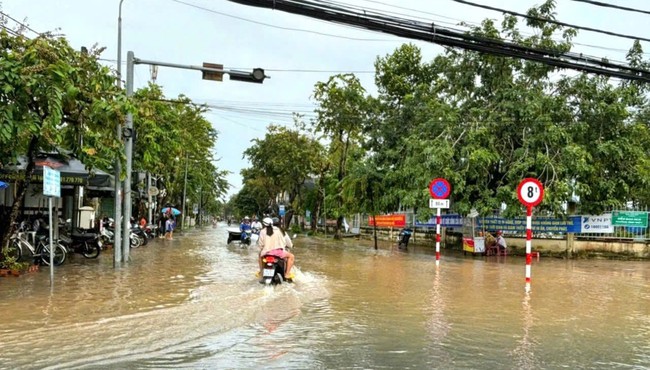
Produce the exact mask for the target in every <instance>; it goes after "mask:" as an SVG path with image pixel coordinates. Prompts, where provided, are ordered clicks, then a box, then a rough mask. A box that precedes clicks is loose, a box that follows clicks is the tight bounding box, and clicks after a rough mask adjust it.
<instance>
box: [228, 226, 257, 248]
mask: <svg viewBox="0 0 650 370" xmlns="http://www.w3.org/2000/svg"><path fill="white" fill-rule="evenodd" d="M251 235H252V230H250V229H249V230H245V231H244V236H243V237H242V231H241V230H239V228H235V227H231V228H228V242H227V244H230V242H233V241H239V242H240V243H241V245H242V247H243V246H249V245H251Z"/></svg>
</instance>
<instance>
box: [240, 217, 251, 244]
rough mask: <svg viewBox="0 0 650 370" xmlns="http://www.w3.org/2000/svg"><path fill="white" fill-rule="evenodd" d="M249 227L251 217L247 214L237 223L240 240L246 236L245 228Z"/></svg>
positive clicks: (248, 228)
mask: <svg viewBox="0 0 650 370" xmlns="http://www.w3.org/2000/svg"><path fill="white" fill-rule="evenodd" d="M250 229H251V219H250V217H248V216H245V217H244V220H243V221H242V222H241V224H240V225H239V231H241V241H242V242H243V241H244V239H245V238H246V230H250Z"/></svg>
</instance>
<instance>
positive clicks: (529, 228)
mask: <svg viewBox="0 0 650 370" xmlns="http://www.w3.org/2000/svg"><path fill="white" fill-rule="evenodd" d="M532 239H533V207H526V292H530V272H531V266H530V265H531V263H532V262H533V257H532V254H531V252H532Z"/></svg>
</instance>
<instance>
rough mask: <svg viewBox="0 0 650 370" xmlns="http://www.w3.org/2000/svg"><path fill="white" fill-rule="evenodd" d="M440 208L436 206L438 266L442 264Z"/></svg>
mask: <svg viewBox="0 0 650 370" xmlns="http://www.w3.org/2000/svg"><path fill="white" fill-rule="evenodd" d="M441 218H442V217H441V216H440V208H436V266H440V223H441V222H440V221H441Z"/></svg>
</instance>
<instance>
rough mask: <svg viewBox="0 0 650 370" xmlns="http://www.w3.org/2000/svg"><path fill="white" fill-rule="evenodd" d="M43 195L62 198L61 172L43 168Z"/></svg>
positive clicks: (46, 167)
mask: <svg viewBox="0 0 650 370" xmlns="http://www.w3.org/2000/svg"><path fill="white" fill-rule="evenodd" d="M43 195H45V196H48V197H56V198H60V197H61V172H59V171H57V170H53V169H51V168H50V167H48V166H43Z"/></svg>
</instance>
